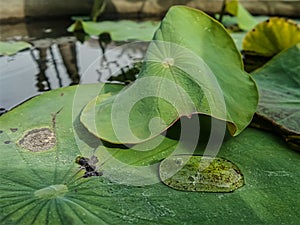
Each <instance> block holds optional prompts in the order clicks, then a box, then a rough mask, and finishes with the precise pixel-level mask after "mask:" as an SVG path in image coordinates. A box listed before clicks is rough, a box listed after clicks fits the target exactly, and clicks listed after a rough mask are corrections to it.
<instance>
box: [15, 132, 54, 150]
mask: <svg viewBox="0 0 300 225" xmlns="http://www.w3.org/2000/svg"><path fill="white" fill-rule="evenodd" d="M18 144H19V145H20V146H21V147H23V148H25V149H28V150H30V151H33V152H39V151H45V150H49V149H51V148H53V147H54V146H55V144H56V136H55V134H54V132H53V131H52V130H50V129H49V128H46V127H43V128H38V129H33V130H30V131H28V132H27V133H26V134H25V135H24V137H23V138H22V139H21V140H20V141H19V142H18Z"/></svg>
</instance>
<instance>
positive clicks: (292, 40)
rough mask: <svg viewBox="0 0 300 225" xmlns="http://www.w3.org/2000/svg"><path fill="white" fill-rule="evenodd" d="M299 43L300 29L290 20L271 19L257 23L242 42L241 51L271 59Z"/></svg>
mask: <svg viewBox="0 0 300 225" xmlns="http://www.w3.org/2000/svg"><path fill="white" fill-rule="evenodd" d="M299 42H300V27H299V25H298V24H297V23H295V22H294V21H292V20H289V19H285V18H278V17H273V18H270V19H268V20H266V21H264V22H261V23H259V24H258V25H257V26H256V27H254V29H253V30H251V31H250V32H248V33H247V34H246V36H245V38H244V40H243V47H242V48H243V51H247V52H250V53H252V54H256V55H260V56H267V57H271V56H274V55H276V54H277V53H279V52H281V51H283V50H285V49H287V48H290V47H292V46H293V45H295V44H297V43H299Z"/></svg>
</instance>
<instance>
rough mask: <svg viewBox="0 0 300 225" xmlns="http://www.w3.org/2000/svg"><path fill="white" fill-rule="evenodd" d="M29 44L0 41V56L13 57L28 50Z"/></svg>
mask: <svg viewBox="0 0 300 225" xmlns="http://www.w3.org/2000/svg"><path fill="white" fill-rule="evenodd" d="M30 47H31V44H29V43H27V42H25V41H15V42H6V41H0V55H14V54H16V53H17V52H19V51H22V50H24V49H27V48H30Z"/></svg>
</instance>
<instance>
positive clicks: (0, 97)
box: [0, 29, 148, 114]
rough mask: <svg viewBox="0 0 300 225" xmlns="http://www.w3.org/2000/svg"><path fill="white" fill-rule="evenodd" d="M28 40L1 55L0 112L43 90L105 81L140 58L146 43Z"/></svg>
mask: <svg viewBox="0 0 300 225" xmlns="http://www.w3.org/2000/svg"><path fill="white" fill-rule="evenodd" d="M50 30H51V29H50ZM30 42H31V43H32V45H33V46H34V47H33V48H32V49H30V50H26V51H23V52H19V53H18V54H16V55H14V56H2V57H0V114H1V113H3V112H5V111H6V110H9V109H11V108H12V107H15V106H16V105H18V104H20V103H21V102H23V101H25V100H27V99H29V98H31V97H32V96H35V95H38V94H40V93H42V92H45V91H49V90H53V89H57V88H60V87H65V86H69V85H74V84H79V83H81V84H82V83H95V82H106V81H107V79H108V78H110V77H111V76H116V75H119V74H120V73H122V72H124V71H126V70H128V69H130V68H131V67H132V66H133V65H134V63H135V62H139V61H141V60H142V58H143V56H144V54H145V51H146V48H147V45H148V43H146V42H126V43H114V42H111V43H106V42H104V43H100V42H99V39H98V37H94V38H91V39H89V40H87V41H85V42H84V43H80V42H79V41H77V39H76V38H75V37H74V36H65V35H63V36H60V37H56V38H53V37H52V38H40V39H39V38H37V39H33V40H30ZM103 53H104V54H103Z"/></svg>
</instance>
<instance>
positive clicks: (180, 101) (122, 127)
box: [81, 6, 258, 143]
mask: <svg viewBox="0 0 300 225" xmlns="http://www.w3.org/2000/svg"><path fill="white" fill-rule="evenodd" d="M257 102H258V93H257V89H256V85H255V82H254V81H253V80H252V78H251V77H250V76H249V74H247V73H245V72H244V71H243V64H242V60H241V56H240V53H239V52H238V50H237V49H236V46H235V44H234V42H233V40H232V38H231V37H230V35H229V34H228V33H227V32H226V30H225V29H224V28H223V26H222V25H221V24H219V23H218V22H217V21H215V20H214V19H212V18H211V17H209V16H207V15H206V14H205V13H203V12H201V11H198V10H195V9H192V8H188V7H182V6H175V7H172V8H171V9H170V10H169V11H168V13H167V15H166V17H165V18H164V19H163V21H162V23H161V26H160V28H159V29H158V30H157V32H156V34H155V37H154V41H152V42H151V44H150V46H149V48H148V51H147V53H146V56H145V59H144V64H143V66H142V69H141V72H140V74H139V76H138V79H137V80H136V81H135V82H134V83H133V84H132V85H130V86H129V87H128V88H125V89H123V90H122V91H121V92H120V93H119V94H118V95H115V96H112V97H110V98H106V99H105V100H103V101H102V100H99V101H96V100H94V102H93V103H91V104H88V105H87V107H86V109H85V110H84V112H83V113H82V115H81V121H82V122H83V124H84V125H85V126H86V127H87V129H89V130H90V131H91V132H92V133H93V134H94V135H96V136H98V137H99V138H101V139H104V140H107V141H109V142H112V143H139V142H142V141H145V140H148V139H151V138H153V137H154V136H157V135H158V134H160V133H161V132H162V131H164V130H165V129H166V128H167V127H169V126H170V125H171V124H173V123H174V122H175V121H176V120H177V119H178V118H179V117H181V116H187V117H190V116H191V114H195V113H200V114H204V115H209V116H212V117H214V118H217V119H220V120H223V121H227V122H228V127H229V131H230V133H231V134H232V135H237V134H239V133H240V132H241V131H242V130H243V129H244V128H245V127H246V126H247V125H248V124H249V122H250V121H251V118H252V115H253V113H254V112H255V109H256V105H257Z"/></svg>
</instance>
